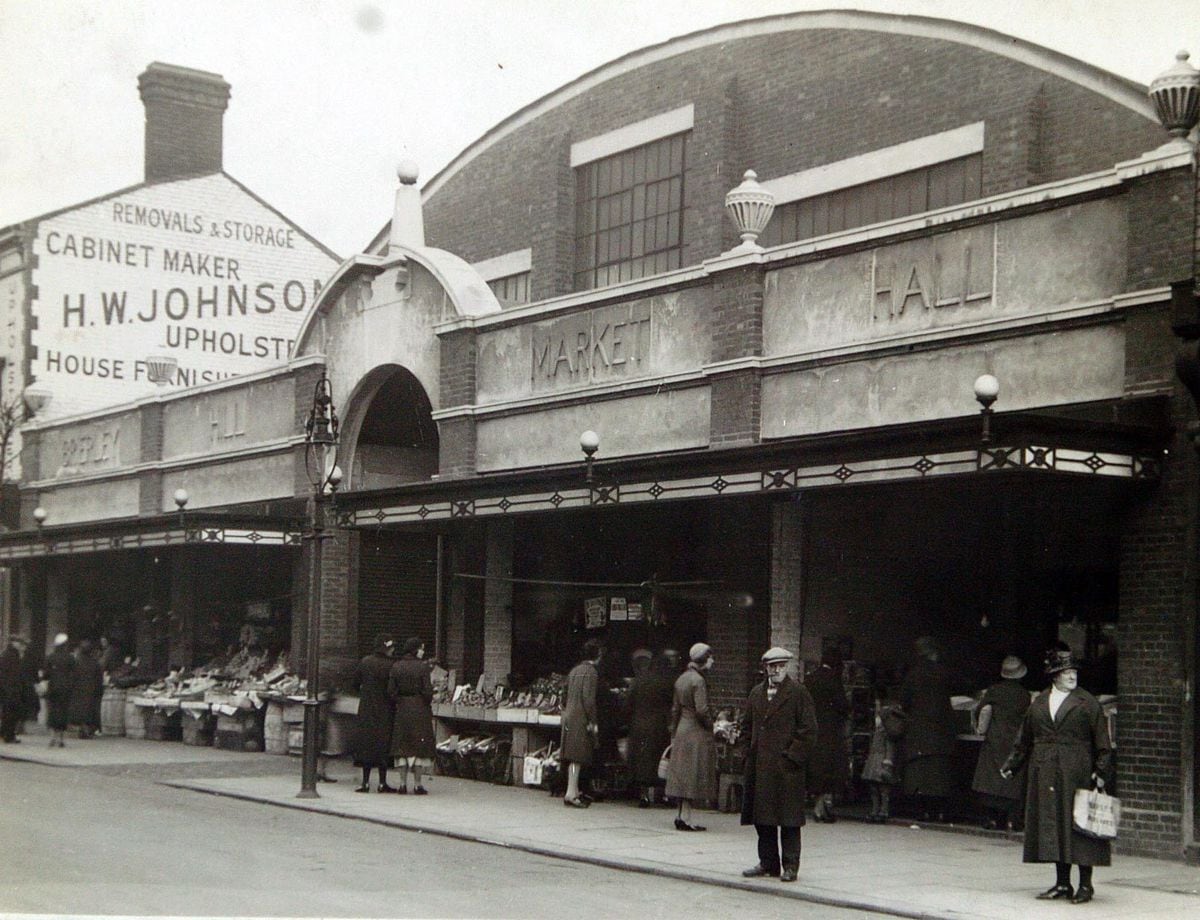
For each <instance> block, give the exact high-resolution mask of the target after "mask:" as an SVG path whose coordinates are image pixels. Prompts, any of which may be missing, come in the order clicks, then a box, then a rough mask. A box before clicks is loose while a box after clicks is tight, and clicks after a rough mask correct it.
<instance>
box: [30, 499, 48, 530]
mask: <svg viewBox="0 0 1200 920" xmlns="http://www.w3.org/2000/svg"><path fill="white" fill-rule="evenodd" d="M33 523H35V524H36V525H37V529H38V531H39V532H40V531H41V529H42V525H43V524H45V523H46V509H45V508H43V507H42V506H41V505H38V506H37V507H36V508H34V509H33Z"/></svg>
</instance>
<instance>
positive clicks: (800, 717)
mask: <svg viewBox="0 0 1200 920" xmlns="http://www.w3.org/2000/svg"><path fill="white" fill-rule="evenodd" d="M791 658H792V653H791V652H789V651H788V650H787V649H783V648H779V647H778V646H777V647H775V648H772V649H769V650H768V651H767V652H766V654H764V655H763V657H762V663H763V667H764V668H765V669H766V672H767V679H766V680H765V681H764V682H763V683H760V684H758V685H757V686H755V688H754V689H753V690H751V691H750V697H749V699H747V701H746V713H745V715H744V716H743V719H742V730H743V733H745V734H748V735H749V737H750V750H749V751H748V752H747V754H746V768H745V772H744V773H743V781H742V782H743V786H742V824H753V825H754V829H755V830H756V831H757V832H758V864H757V865H754V866H751V867H750V868H749V869H747V870H746V871H745V872H743V873H742V875H744V876H746V877H747V878H756V877H759V876H763V875H771V876H774V875H780V874H781V872H782V878H783V881H786V882H794V881H795V880H796V874H797V872H798V871H799V868H800V828H802V827H803V826H804V802H805V796H806V795H807V790H806V789H805V773H806V768H807V767H808V765H809V758H810V757H811V756H812V752H813V744H814V741H815V740H816V737H817V717H816V713H815V710H814V708H813V701H812V697H811V696H810V695H809V692H808V690H807V689H806V688H805V687H804V685H803V684H798V683H796V682H795V681H794V680H792V679H791V677H789V676H788V674H787V665H788V662H789V661H790V660H791ZM777 837H778V839H777Z"/></svg>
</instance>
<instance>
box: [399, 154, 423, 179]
mask: <svg viewBox="0 0 1200 920" xmlns="http://www.w3.org/2000/svg"><path fill="white" fill-rule="evenodd" d="M420 173H421V171H420V169H419V168H418V167H417V164H416V163H414V162H413V161H412V160H407V159H406V160H401V161H400V162H399V163H397V164H396V178H397V179H399V180H400V184H401V185H416V184H417V177H418V176H419V175H420Z"/></svg>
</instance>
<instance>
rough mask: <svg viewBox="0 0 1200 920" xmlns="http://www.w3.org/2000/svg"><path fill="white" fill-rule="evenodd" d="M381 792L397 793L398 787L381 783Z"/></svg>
mask: <svg viewBox="0 0 1200 920" xmlns="http://www.w3.org/2000/svg"><path fill="white" fill-rule="evenodd" d="M379 791H380V792H395V791H396V787H395V786H389V785H388V784H387V783H380V784H379Z"/></svg>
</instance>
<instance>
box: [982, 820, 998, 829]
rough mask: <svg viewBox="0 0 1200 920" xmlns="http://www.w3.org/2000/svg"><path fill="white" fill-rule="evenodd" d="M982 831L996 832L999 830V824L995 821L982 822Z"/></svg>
mask: <svg viewBox="0 0 1200 920" xmlns="http://www.w3.org/2000/svg"><path fill="white" fill-rule="evenodd" d="M983 829H984V830H985V831H998V830H1000V822H999V821H996V820H995V819H990V820H987V821H984V822H983Z"/></svg>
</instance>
